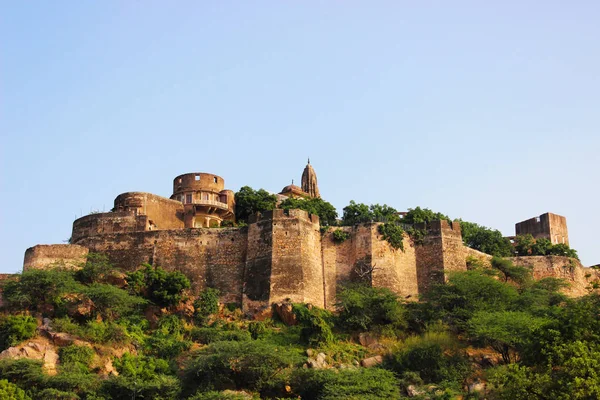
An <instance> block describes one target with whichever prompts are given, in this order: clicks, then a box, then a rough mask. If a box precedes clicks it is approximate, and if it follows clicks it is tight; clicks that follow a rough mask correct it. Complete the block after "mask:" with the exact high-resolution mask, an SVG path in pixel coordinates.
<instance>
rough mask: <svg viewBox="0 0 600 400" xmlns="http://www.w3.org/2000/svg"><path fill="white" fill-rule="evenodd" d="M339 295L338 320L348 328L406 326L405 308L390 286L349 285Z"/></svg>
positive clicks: (397, 327)
mask: <svg viewBox="0 0 600 400" xmlns="http://www.w3.org/2000/svg"><path fill="white" fill-rule="evenodd" d="M337 299H338V303H337V304H336V306H337V307H338V309H339V313H338V321H339V324H340V325H341V326H342V327H343V328H345V329H347V330H349V331H368V330H372V329H377V328H382V327H384V326H386V325H389V326H390V327H392V328H393V329H396V330H402V329H404V328H406V319H405V308H404V306H403V304H402V303H401V302H400V301H399V299H398V296H397V295H396V294H394V293H393V292H392V291H391V290H389V289H385V288H373V287H370V286H367V285H354V286H348V287H345V288H343V289H342V291H340V293H339V294H338V296H337Z"/></svg>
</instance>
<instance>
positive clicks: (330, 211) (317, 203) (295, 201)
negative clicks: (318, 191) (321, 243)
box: [236, 197, 338, 226]
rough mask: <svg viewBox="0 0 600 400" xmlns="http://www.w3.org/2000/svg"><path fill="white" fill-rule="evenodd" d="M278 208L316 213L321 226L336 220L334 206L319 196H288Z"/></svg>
mask: <svg viewBox="0 0 600 400" xmlns="http://www.w3.org/2000/svg"><path fill="white" fill-rule="evenodd" d="M236 207H237V204H236ZM279 208H283V209H284V210H289V209H294V208H296V209H300V210H304V211H307V212H309V213H310V214H314V215H318V216H319V222H320V223H321V225H322V226H329V225H335V224H336V222H337V221H336V220H337V216H338V213H337V211H336V209H335V207H334V206H333V205H332V204H331V203H329V202H327V201H325V200H323V199H321V198H320V197H312V198H308V199H304V198H292V197H289V198H287V199H285V200H284V201H282V202H281V203H280V204H279Z"/></svg>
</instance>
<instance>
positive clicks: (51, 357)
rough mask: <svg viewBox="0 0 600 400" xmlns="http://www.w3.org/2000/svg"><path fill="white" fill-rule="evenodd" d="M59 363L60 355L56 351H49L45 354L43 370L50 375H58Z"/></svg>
mask: <svg viewBox="0 0 600 400" xmlns="http://www.w3.org/2000/svg"><path fill="white" fill-rule="evenodd" d="M57 363H58V353H57V352H56V351H54V349H47V350H46V354H44V365H43V367H42V368H43V369H44V371H45V372H46V373H47V374H48V375H56V364H57Z"/></svg>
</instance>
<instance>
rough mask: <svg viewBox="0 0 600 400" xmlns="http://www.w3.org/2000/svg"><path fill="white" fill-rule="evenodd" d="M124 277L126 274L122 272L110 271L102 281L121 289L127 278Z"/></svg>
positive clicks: (125, 284) (124, 285)
mask: <svg viewBox="0 0 600 400" xmlns="http://www.w3.org/2000/svg"><path fill="white" fill-rule="evenodd" d="M126 277H127V275H125V274H124V273H122V272H119V271H112V272H111V273H110V274H107V275H105V276H104V277H103V281H104V282H105V283H108V284H110V285H113V286H117V287H119V288H121V289H122V288H124V287H126V286H127V280H126V279H125V278H126Z"/></svg>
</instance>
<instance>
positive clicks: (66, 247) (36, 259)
mask: <svg viewBox="0 0 600 400" xmlns="http://www.w3.org/2000/svg"><path fill="white" fill-rule="evenodd" d="M87 254H88V249H87V248H86V247H83V246H78V245H75V244H38V245H37V246H33V247H30V248H28V249H27V250H26V251H25V259H24V261H23V271H28V270H30V269H44V268H48V267H51V266H64V267H67V268H79V267H81V265H82V264H83V263H85V260H86V256H87Z"/></svg>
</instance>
